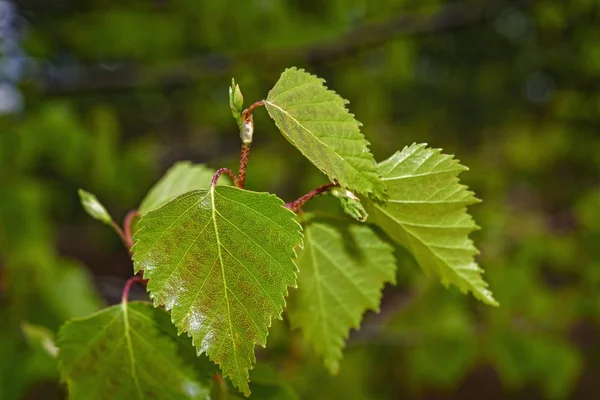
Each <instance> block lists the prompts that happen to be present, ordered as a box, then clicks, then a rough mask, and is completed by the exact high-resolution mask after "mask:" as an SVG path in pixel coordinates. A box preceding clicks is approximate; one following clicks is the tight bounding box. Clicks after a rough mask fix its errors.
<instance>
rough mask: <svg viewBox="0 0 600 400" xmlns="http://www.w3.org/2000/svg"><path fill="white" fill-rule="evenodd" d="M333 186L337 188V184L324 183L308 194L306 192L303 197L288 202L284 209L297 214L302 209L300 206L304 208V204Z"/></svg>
mask: <svg viewBox="0 0 600 400" xmlns="http://www.w3.org/2000/svg"><path fill="white" fill-rule="evenodd" d="M334 186H338V184H337V183H333V182H329V183H326V184H325V185H323V186H319V187H318V188H316V189H314V190H311V191H310V192H308V193H307V194H305V195H304V196H302V197H300V198H298V199H296V200H294V201H290V202H289V203H287V204H286V205H285V207H286V208H289V209H290V210H292V211H293V212H298V210H300V209H301V208H302V206H304V204H305V203H306V202H307V201H308V200H310V199H312V198H313V197H315V196H318V195H320V194H322V193H324V192H326V191H327V190H329V189H330V188H332V187H334Z"/></svg>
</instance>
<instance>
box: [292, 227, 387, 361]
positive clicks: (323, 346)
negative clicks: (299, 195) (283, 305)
mask: <svg viewBox="0 0 600 400" xmlns="http://www.w3.org/2000/svg"><path fill="white" fill-rule="evenodd" d="M304 241H305V249H304V251H303V252H302V253H301V254H300V256H299V258H298V267H299V269H300V273H299V275H298V290H297V292H296V293H295V294H294V297H293V299H294V301H292V302H291V304H290V307H288V314H289V317H290V321H291V324H292V327H294V328H300V329H301V330H302V332H303V333H304V336H305V337H306V339H307V340H308V342H310V343H311V344H312V345H313V346H314V347H315V349H316V351H317V352H318V353H319V354H321V355H322V356H323V357H324V359H325V366H326V367H327V369H329V371H330V372H331V373H336V372H337V371H338V369H339V363H340V360H341V359H342V350H343V348H344V346H345V339H347V338H348V335H349V333H350V329H351V328H355V329H356V328H358V327H359V325H360V321H361V320H362V316H363V314H364V313H365V311H367V310H376V311H379V302H380V300H381V290H382V289H383V286H384V284H385V283H386V282H392V283H395V272H396V260H395V258H394V255H393V251H394V249H393V247H392V246H390V245H389V244H388V243H386V242H385V241H383V240H382V239H381V238H379V236H377V234H376V233H375V232H373V230H372V229H371V228H370V227H369V226H368V225H362V224H356V223H353V224H340V223H335V224H325V223H322V222H309V223H308V226H306V227H305V239H304Z"/></svg>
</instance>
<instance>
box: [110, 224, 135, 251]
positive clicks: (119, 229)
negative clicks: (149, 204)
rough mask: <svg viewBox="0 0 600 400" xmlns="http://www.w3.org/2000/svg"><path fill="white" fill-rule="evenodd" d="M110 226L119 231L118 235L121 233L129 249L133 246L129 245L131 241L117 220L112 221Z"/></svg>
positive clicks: (122, 239)
mask: <svg viewBox="0 0 600 400" xmlns="http://www.w3.org/2000/svg"><path fill="white" fill-rule="evenodd" d="M110 226H112V228H113V229H114V231H115V232H117V235H119V237H120V238H121V241H122V242H123V244H124V245H125V247H127V248H128V249H129V248H131V246H129V241H128V240H127V237H126V236H125V233H124V232H123V229H121V227H120V226H119V225H117V223H116V222H115V221H110Z"/></svg>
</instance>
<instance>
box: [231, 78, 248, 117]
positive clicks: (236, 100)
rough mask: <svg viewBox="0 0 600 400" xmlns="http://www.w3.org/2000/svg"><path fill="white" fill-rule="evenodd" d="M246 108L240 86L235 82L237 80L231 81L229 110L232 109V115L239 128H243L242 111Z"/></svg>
mask: <svg viewBox="0 0 600 400" xmlns="http://www.w3.org/2000/svg"><path fill="white" fill-rule="evenodd" d="M243 107H244V96H243V95H242V91H241V90H240V85H238V84H237V83H236V82H235V79H232V80H231V86H229V108H230V109H231V115H233V118H234V119H235V121H236V123H237V125H238V127H240V128H241V127H242V124H243V121H242V111H243Z"/></svg>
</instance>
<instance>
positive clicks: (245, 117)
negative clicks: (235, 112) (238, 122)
mask: <svg viewBox="0 0 600 400" xmlns="http://www.w3.org/2000/svg"><path fill="white" fill-rule="evenodd" d="M264 105H265V102H264V101H262V100H261V101H257V102H256V103H254V104H252V105H251V106H250V107H248V108H246V109H245V110H244V111H243V112H242V121H248V118H249V117H252V111H254V109H255V108H258V107H261V106H264Z"/></svg>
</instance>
